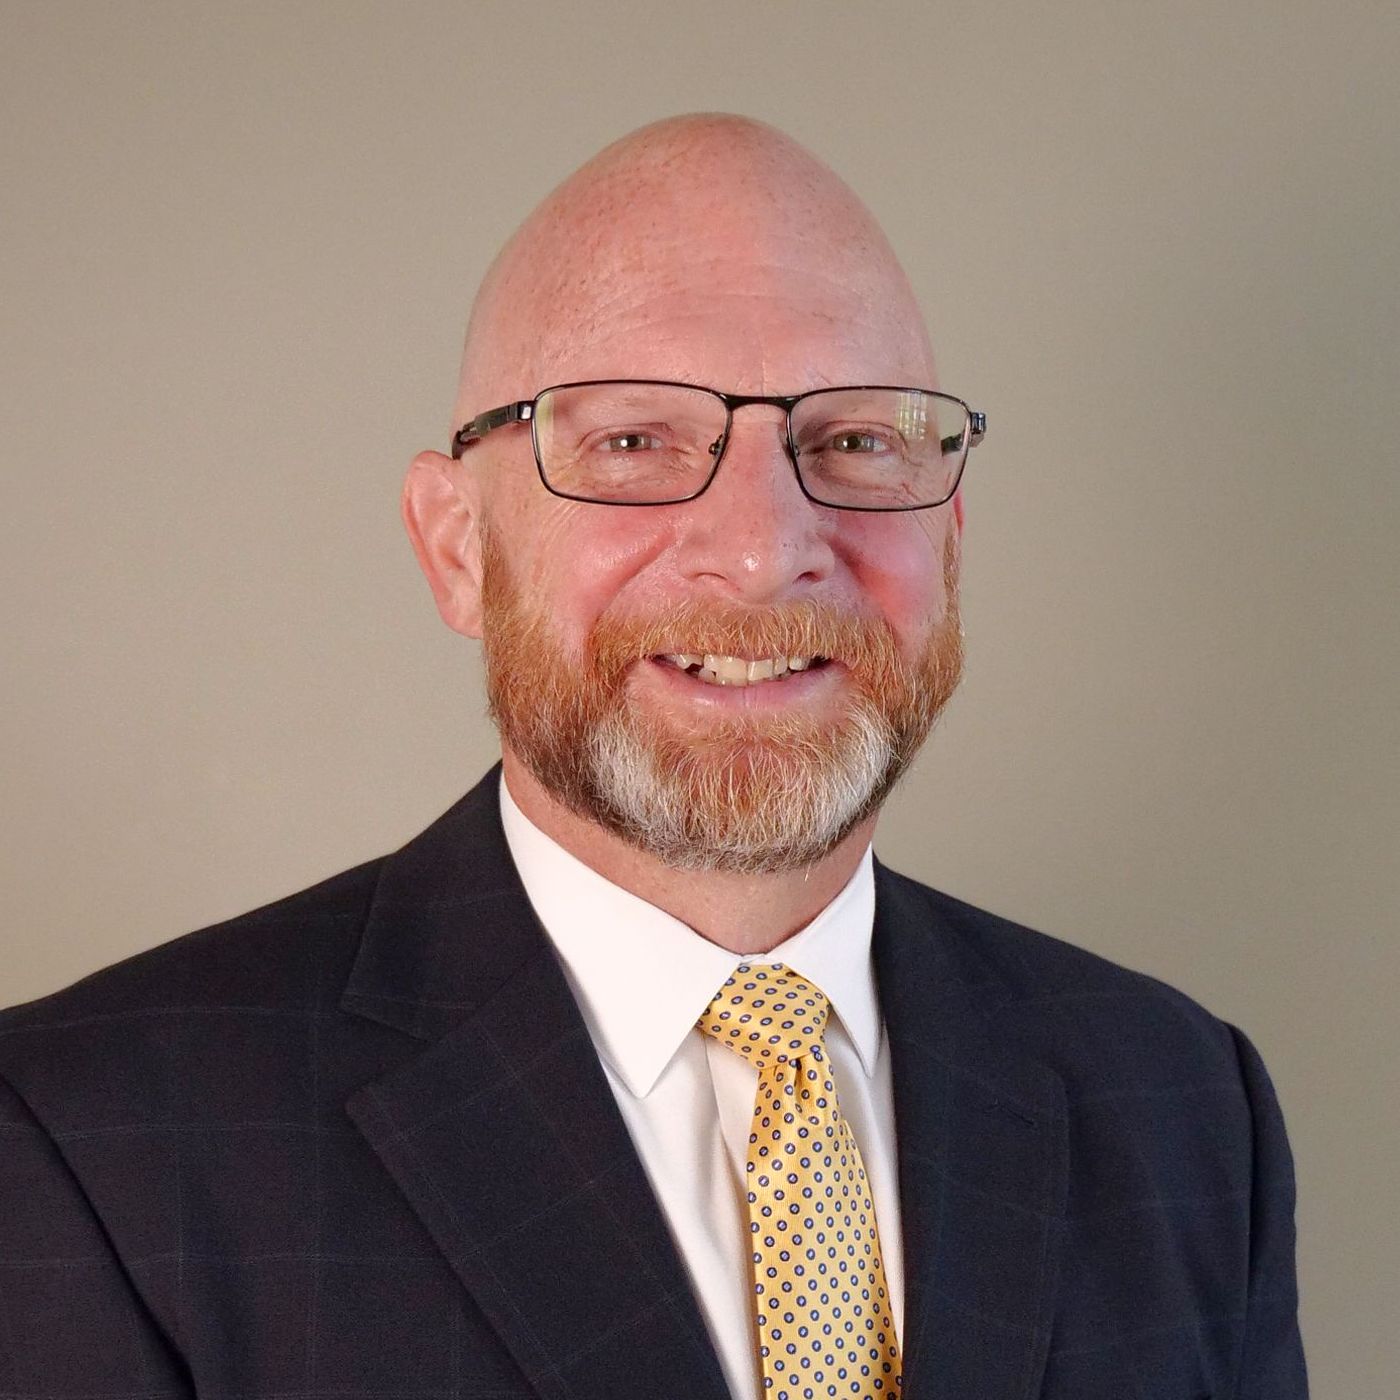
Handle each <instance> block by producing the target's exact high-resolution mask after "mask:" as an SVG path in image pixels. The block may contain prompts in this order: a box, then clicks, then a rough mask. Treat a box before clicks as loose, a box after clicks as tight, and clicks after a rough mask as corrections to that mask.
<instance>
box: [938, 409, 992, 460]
mask: <svg viewBox="0 0 1400 1400" xmlns="http://www.w3.org/2000/svg"><path fill="white" fill-rule="evenodd" d="M967 418H968V429H969V431H968V438H967V445H968V447H976V446H977V444H978V443H979V442H981V441H982V439H983V438H984V437H986V436H987V415H986V414H985V413H978V412H976V411H975V410H973V409H968V411H967ZM962 440H963V435H962V434H961V433H959V434H958V435H957V437H945V438H944V439H943V440H942V441H941V442H940V443H939V444H938V445H939V447H941V448H942V449H943V451H944V452H955V451H956V450H957V449H958V448H959V447H961V446H962Z"/></svg>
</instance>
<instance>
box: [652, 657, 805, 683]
mask: <svg viewBox="0 0 1400 1400" xmlns="http://www.w3.org/2000/svg"><path fill="white" fill-rule="evenodd" d="M656 660H658V661H662V662H666V663H667V664H669V665H671V666H674V667H675V668H676V669H677V670H679V671H684V672H686V673H687V674H688V675H691V676H694V677H695V679H696V680H699V681H704V682H705V684H706V685H732V686H746V685H758V684H760V683H761V682H764V681H780V680H782V679H783V678H784V677H786V676H788V675H791V674H793V673H795V672H797V671H806V670H809V669H819V668H821V667H822V666H825V665H826V657H824V656H768V657H760V658H759V659H758V660H750V659H749V658H748V657H744V656H720V655H717V654H715V653H714V652H706V653H705V654H704V655H696V654H693V653H691V652H668V653H666V654H665V655H662V656H658V657H657V658H656Z"/></svg>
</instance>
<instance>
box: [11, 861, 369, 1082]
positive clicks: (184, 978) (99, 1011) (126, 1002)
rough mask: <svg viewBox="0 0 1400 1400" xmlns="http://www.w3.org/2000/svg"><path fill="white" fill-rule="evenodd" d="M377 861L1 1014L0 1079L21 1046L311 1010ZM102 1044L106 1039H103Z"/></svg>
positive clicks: (344, 946)
mask: <svg viewBox="0 0 1400 1400" xmlns="http://www.w3.org/2000/svg"><path fill="white" fill-rule="evenodd" d="M382 863H383V858H382V857H380V858H377V859H375V860H371V861H367V862H365V863H364V864H362V865H358V866H355V867H353V868H352V869H349V870H344V871H341V872H339V873H338V874H335V875H332V876H330V877H329V878H328V879H325V880H322V881H319V882H318V883H317V884H314V885H311V886H309V887H308V888H306V889H303V890H298V891H297V892H296V893H294V894H290V895H287V896H285V897H283V898H281V899H278V900H274V901H273V902H271V903H269V904H265V905H262V906H260V907H258V908H256V909H251V910H248V911H247V912H245V913H242V914H239V915H236V916H235V917H233V918H231V919H225V920H223V921H221V922H219V923H217V924H211V925H209V926H208V927H205V928H200V929H196V930H194V931H193V932H190V933H186V934H183V935H181V936H180V937H178V938H173V939H171V940H169V941H168V942H166V943H161V944H158V945H157V946H156V947H154V948H149V949H147V950H145V951H144V952H140V953H136V954H133V955H132V956H131V957H128V958H123V959H122V960H121V961H120V962H117V963H113V964H112V965H111V966H109V967H105V968H102V969H101V970H100V971H98V972H94V973H91V974H90V975H88V976H87V977H84V978H82V979H81V980H80V981H78V982H75V983H73V984H72V985H71V986H68V987H65V988H63V989H62V990H61V991H57V992H54V993H51V994H50V995H48V996H45V997H41V998H39V999H38V1000H36V1001H31V1002H26V1003H24V1004H22V1005H19V1006H14V1007H10V1008H9V1009H8V1010H3V1011H0V1072H3V1070H4V1067H5V1065H6V1064H7V1063H9V1062H12V1061H13V1060H14V1059H15V1057H16V1056H22V1055H23V1054H24V1053H25V1051H26V1050H27V1049H29V1048H31V1047H32V1048H34V1049H35V1050H37V1051H39V1052H40V1053H43V1052H44V1048H45V1047H46V1046H51V1045H52V1044H53V1043H54V1042H55V1040H56V1038H60V1037H62V1038H66V1039H69V1040H73V1039H75V1038H76V1039H81V1032H82V1030H83V1028H85V1027H86V1028H89V1029H91V1028H96V1027H98V1026H103V1025H107V1026H117V1025H120V1024H122V1023H125V1024H127V1025H129V1026H131V1027H133V1028H135V1027H137V1026H139V1025H140V1024H141V1023H143V1022H152V1021H158V1020H159V1019H160V1018H161V1017H163V1016H169V1015H172V1014H177V1013H180V1012H189V1013H197V1012H199V1011H201V1010H217V1009H221V1008H231V1007H248V1008H262V1009H266V1010H268V1011H272V1010H275V1009H281V1010H291V1009H295V1008H297V1007H305V1006H310V1005H314V1004H315V1000H316V996H317V986H318V984H319V983H320V981H321V977H322V975H323V972H324V971H325V970H327V964H328V963H330V964H336V963H344V965H345V967H346V968H347V970H348V965H349V959H350V958H352V957H353V956H354V950H355V946H356V943H357V938H358V933H359V929H360V927H361V925H362V923H363V920H364V916H365V913H366V911H367V909H368V906H369V901H370V899H371V897H372V895H373V893H374V889H375V885H376V882H377V880H378V875H379V869H380V866H381V865H382ZM105 1038H106V1037H104V1039H105Z"/></svg>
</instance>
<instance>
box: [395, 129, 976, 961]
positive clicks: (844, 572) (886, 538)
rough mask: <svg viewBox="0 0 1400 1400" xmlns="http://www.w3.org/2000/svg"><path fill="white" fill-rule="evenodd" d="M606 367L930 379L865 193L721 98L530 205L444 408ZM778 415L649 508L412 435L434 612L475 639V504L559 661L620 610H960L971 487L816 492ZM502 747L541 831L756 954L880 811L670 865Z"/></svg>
mask: <svg viewBox="0 0 1400 1400" xmlns="http://www.w3.org/2000/svg"><path fill="white" fill-rule="evenodd" d="M600 378H655V379H674V380H680V381H683V382H688V383H694V384H702V385H706V386H709V387H712V388H716V389H722V390H726V391H730V392H737V393H752V394H791V393H798V392H801V391H802V390H805V389H812V388H819V387H821V386H823V385H830V384H876V383H881V384H898V385H911V386H922V387H926V388H936V387H938V382H937V379H936V376H935V367H934V363H933V357H932V353H931V350H930V348H929V342H928V337H927V334H926V331H925V329H924V325H923V321H922V318H921V316H920V313H919V310H918V307H917V305H916V304H915V302H914V299H913V296H912V293H911V291H910V289H909V285H908V282H907V280H906V278H905V277H904V274H903V272H902V270H901V269H900V268H899V265H898V263H897V262H896V261H895V259H894V256H893V254H892V253H891V251H890V249H889V247H888V244H887V243H886V241H885V239H884V236H883V234H882V233H881V232H880V230H879V228H878V226H877V225H876V224H875V223H874V220H873V219H872V217H871V216H870V214H869V213H868V211H866V210H865V209H864V207H863V206H862V205H861V204H860V203H859V201H858V200H857V199H856V198H855V196H854V195H853V194H852V193H851V192H850V191H849V189H848V188H847V187H846V186H845V185H844V184H843V183H842V182H841V181H840V180H839V179H838V178H837V177H836V176H835V175H834V174H833V173H832V172H831V171H829V170H827V169H826V168H825V167H824V166H822V165H821V164H820V163H819V162H817V161H816V160H815V159H814V158H813V157H812V156H810V155H809V154H808V153H807V152H805V151H804V150H803V149H802V148H801V147H799V146H797V145H796V144H795V143H793V142H792V141H790V140H789V139H788V138H787V137H785V136H783V135H782V134H781V133H778V132H776V131H774V130H772V129H771V128H769V127H765V126H762V125H761V124H758V123H753V122H749V121H747V120H744V119H740V118H731V117H691V118H676V119H673V120H670V121H667V122H662V123H658V124H657V125H655V126H653V127H648V128H644V129H643V130H642V131H640V132H637V133H634V134H633V135H632V136H630V137H627V138H624V139H623V140H622V141H621V142H619V143H617V144H616V145H614V146H612V147H609V148H608V149H607V150H605V151H604V152H602V153H601V154H600V155H599V156H597V157H595V159H594V160H593V161H591V162H589V163H588V164H587V165H585V166H584V167H583V168H582V169H581V170H579V171H578V172H576V173H575V174H574V175H573V176H571V177H570V178H569V179H568V180H567V181H565V183H564V184H563V185H562V186H560V187H559V189H557V190H556V191H554V192H553V193H552V194H551V195H550V196H549V197H548V198H546V200H545V201H544V202H543V203H542V204H541V206H540V207H539V208H538V209H537V210H536V211H535V212H534V214H532V215H531V216H530V218H529V219H527V220H526V222H525V223H524V224H523V225H522V226H521V228H520V229H519V230H518V231H517V233H516V234H515V235H514V236H513V238H512V239H511V240H510V242H509V243H508V244H507V245H506V247H505V249H503V251H502V253H501V254H500V256H499V257H498V258H497V260H496V262H495V264H494V265H493V267H492V269H491V270H490V272H489V273H488V274H487V277H486V279H485V280H484V282H483V285H482V288H481V291H480V292H479V294H478V297H477V301H476V304H475V306H474V309H473V314H472V320H471V325H470V328H469V331H468V337H467V343H466V347H465V351H464V355H463V365H462V376H461V385H460V389H459V394H458V401H457V405H456V410H455V417H454V424H453V426H454V428H455V427H456V426H457V425H459V424H461V423H462V422H464V421H466V419H468V418H470V417H472V416H473V415H475V414H476V413H479V412H482V411H483V410H485V409H488V408H493V407H495V406H497V405H498V404H502V403H508V402H510V401H512V400H514V399H517V398H529V397H532V396H533V395H534V394H536V393H538V392H539V390H540V389H542V388H544V387H546V386H548V385H550V384H557V383H564V382H568V381H571V380H581V379H600ZM781 431H782V414H781V412H780V411H779V410H777V409H773V408H767V407H762V406H755V407H749V408H744V409H740V410H739V411H738V413H737V414H736V416H735V420H734V430H733V434H732V437H731V440H730V442H729V445H728V447H727V449H726V452H725V455H724V458H723V461H722V463H721V466H720V469H719V473H718V475H717V477H716V479H715V481H714V483H713V484H712V485H711V487H710V488H709V490H708V491H707V492H706V493H705V494H704V495H702V496H701V497H700V498H699V499H697V500H694V501H690V502H686V503H683V504H679V505H674V506H656V507H648V508H645V509H638V508H626V507H618V506H599V505H592V504H586V503H581V502H574V501H565V500H562V499H560V498H558V497H555V496H552V495H550V494H549V493H548V492H547V491H546V490H545V489H544V488H543V486H542V485H541V483H540V481H539V478H538V475H537V473H536V469H535V463H534V458H533V454H532V451H531V447H530V441H529V433H528V429H526V428H524V427H510V428H505V429H501V430H498V431H496V432H494V433H492V434H491V435H490V436H488V437H487V438H486V439H484V440H483V441H482V442H480V443H479V444H477V445H475V446H474V447H472V448H471V449H469V451H468V452H467V454H466V455H465V457H464V459H463V461H462V462H460V463H454V462H452V461H451V459H450V458H446V457H444V456H442V454H439V453H436V452H425V453H421V454H419V456H418V457H417V458H415V459H414V462H413V464H412V465H411V466H410V469H409V474H408V478H407V481H406V482H405V489H404V515H405V521H406V524H407V525H408V529H409V534H410V537H411V538H412V539H413V542H414V546H415V550H416V551H417V553H418V557H419V560H420V563H421V564H422V567H423V569H424V572H425V574H426V575H427V577H428V580H429V583H430V584H431V586H432V588H433V591H434V595H435V597H436V600H437V603H438V607H439V610H440V611H441V613H442V615H443V617H444V619H445V620H446V621H447V623H448V624H449V626H452V627H453V628H454V629H456V630H458V631H460V632H462V633H463V634H464V635H466V636H472V637H479V636H480V635H481V611H480V582H481V578H480V557H479V534H478V527H479V525H480V524H481V522H483V521H484V522H486V524H487V525H488V527H489V528H490V529H491V531H492V533H493V535H494V536H495V538H496V539H498V540H499V541H500V542H502V543H503V545H504V546H505V548H506V551H507V553H508V555H509V559H510V568H511V573H512V576H513V578H514V579H515V580H516V581H517V583H518V584H519V586H520V587H521V588H523V589H526V590H528V596H529V597H530V598H531V599H532V600H533V601H534V602H535V603H536V604H537V605H540V606H543V607H545V608H547V610H548V613H549V616H550V617H551V619H552V624H553V627H554V630H555V636H556V640H557V642H558V643H559V644H560V645H561V647H562V648H563V651H564V654H565V655H573V656H578V655H581V654H582V648H583V644H584V640H585V638H586V637H587V635H588V633H589V631H590V629H591V627H592V626H593V625H594V623H595V622H596V621H597V619H598V618H599V616H600V615H601V614H603V612H604V611H605V610H613V611H616V612H619V613H621V614H633V613H635V614H638V615H643V616H645V615H647V614H648V613H649V612H654V611H655V610H656V609H657V608H658V607H660V606H663V605H667V604H671V603H675V602H678V601H683V600H687V599H693V598H696V597H709V598H712V599H715V600H717V601H718V600H722V601H729V602H735V603H744V604H749V605H752V606H755V607H758V606H762V605H765V604H768V605H771V604H774V603H778V602H783V601H792V600H795V599H800V598H817V599H820V600H823V601H826V602H831V603H835V604H838V605H840V606H842V607H844V608H846V609H849V610H851V611H852V612H855V613H858V614H860V615H863V616H867V617H876V618H882V619H884V620H885V621H887V622H888V623H889V625H890V626H891V628H892V629H893V631H894V633H895V636H896V638H897V640H898V643H899V646H900V649H901V651H902V652H903V653H904V655H905V657H906V659H912V658H913V657H914V656H915V654H916V653H917V651H918V649H919V648H920V646H921V644H922V643H923V642H924V640H925V639H926V638H927V637H928V635H929V632H930V629H931V627H932V626H933V625H934V624H935V623H936V622H937V621H938V620H939V619H941V618H942V617H943V616H944V614H945V610H946V609H947V606H948V597H947V593H946V588H945V584H944V554H945V551H947V550H954V551H956V549H957V548H958V540H959V536H960V531H961V509H962V508H961V500H960V498H955V499H954V501H952V502H950V503H948V504H947V505H945V506H942V507H939V508H937V509H934V510H926V511H912V512H907V513H893V514H866V513H861V512H856V511H842V510H835V509H831V508H829V507H823V506H818V505H814V504H813V503H812V502H810V501H808V500H807V499H806V498H805V497H804V496H803V495H802V493H801V490H800V488H799V486H798V483H797V480H796V477H795V475H794V472H793V469H792V465H791V463H790V462H789V460H788V459H787V457H786V455H785V453H784V451H783V448H782V442H781ZM632 679H633V680H634V681H635V682H636V684H635V685H634V686H632V689H631V691H630V693H632V694H634V695H635V696H636V697H637V701H638V703H660V701H659V700H658V699H657V698H656V696H655V694H654V693H650V694H649V693H648V689H647V683H646V677H645V675H644V674H639V675H637V676H634V677H633V678H632ZM680 718H682V717H678V720H679V719H680ZM504 758H505V763H506V779H507V783H508V784H509V786H510V790H511V793H512V796H513V797H515V799H516V801H517V802H518V803H520V805H521V807H522V809H523V810H524V811H525V812H526V814H527V815H528V816H529V817H530V818H531V820H533V821H535V822H536V823H537V825H539V826H540V827H541V828H542V829H544V830H545V831H546V832H548V833H549V834H550V835H551V836H553V837H554V839H556V840H558V841H560V842H561V844H563V845H564V846H565V847H566V848H567V849H570V850H572V851H573V852H574V854H576V855H578V856H579V857H580V858H581V859H583V860H585V861H586V862H587V863H589V864H590V865H592V866H593V867H594V868H595V869H598V870H599V871H600V872H601V873H603V874H604V875H606V876H607V877H608V878H609V879H613V880H615V881H616V882H617V883H619V884H622V885H624V886H625V887H627V888H629V889H632V890H633V891H634V892H635V893H637V894H639V895H640V896H641V897H642V898H645V899H648V900H650V901H651V902H653V903H656V904H658V905H660V906H661V907H663V908H666V909H668V910H669V911H670V912H672V913H674V914H676V915H677V917H680V918H682V919H684V920H685V921H686V922H687V923H689V924H690V925H691V926H692V927H693V928H695V929H697V931H699V932H701V933H703V934H704V935H705V936H707V937H710V938H712V939H713V940H714V941H716V942H720V943H722V944H724V946H727V947H732V948H734V949H735V951H738V952H745V953H747V952H756V951H766V950H767V949H768V948H771V947H773V946H775V945H776V943H777V942H780V941H781V940H782V938H784V937H786V936H788V934H790V933H792V932H794V931H796V929H798V928H800V927H802V925H803V924H805V923H806V922H808V921H809V920H810V918H811V917H813V916H814V915H815V914H816V913H817V912H818V911H819V910H820V909H821V908H822V907H823V905H824V904H825V903H827V902H828V901H829V900H830V899H831V898H832V897H833V896H834V894H835V893H836V892H837V891H838V890H839V889H840V888H841V886H842V885H843V884H844V883H845V882H846V880H847V879H849V877H850V875H851V874H852V873H853V871H854V869H855V866H856V864H857V862H858V861H859V858H860V856H861V854H862V853H863V851H864V849H865V846H866V844H867V843H868V841H869V839H870V835H871V832H872V830H873V824H874V821H873V819H871V821H870V822H867V823H865V824H863V825H862V826H861V827H860V828H858V829H857V830H856V831H855V832H853V833H852V835H851V837H850V838H849V839H848V840H847V841H846V842H845V843H843V845H842V846H841V847H839V848H838V849H837V850H836V851H835V852H833V853H832V855H831V856H829V857H827V858H826V859H825V860H824V861H822V862H820V863H819V865H818V866H814V867H811V868H809V869H808V870H806V871H804V872H798V873H797V874H796V875H793V876H783V875H767V876H750V877H741V876H736V875H729V874H724V873H716V872H708V873H706V872H694V873H680V872H674V871H667V870H665V869H662V868H659V867H658V866H657V863H656V862H654V861H651V860H650V858H649V857H646V856H644V855H643V854H641V853H639V852H636V851H634V850H632V849H631V848H628V847H625V846H622V845H621V843H620V842H618V841H617V839H616V838H615V837H612V836H611V835H609V834H608V833H606V832H603V831H601V829H599V828H597V827H595V826H593V825H592V824H590V823H587V822H584V821H581V820H580V819H579V818H577V817H576V816H575V815H574V814H572V813H570V812H567V811H565V810H564V809H562V808H561V807H560V806H559V804H557V803H554V802H553V801H552V800H551V798H550V795H549V794H548V793H546V792H544V791H543V790H542V789H541V788H540V787H539V785H538V784H537V783H535V782H534V781H533V779H532V778H531V776H530V774H529V773H528V772H527V771H526V770H525V769H524V768H523V766H522V765H521V764H519V763H518V762H516V761H515V760H514V757H513V755H512V754H511V753H510V751H509V749H508V748H506V749H505V751H504Z"/></svg>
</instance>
